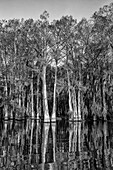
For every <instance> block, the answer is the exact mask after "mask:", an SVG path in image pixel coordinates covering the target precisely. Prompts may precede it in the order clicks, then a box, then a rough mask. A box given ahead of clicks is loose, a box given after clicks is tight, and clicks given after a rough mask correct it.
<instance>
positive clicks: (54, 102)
mask: <svg viewBox="0 0 113 170" xmlns="http://www.w3.org/2000/svg"><path fill="white" fill-rule="evenodd" d="M56 86H57V64H56V66H55V82H54V94H53V113H52V121H56Z"/></svg>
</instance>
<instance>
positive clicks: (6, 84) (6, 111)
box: [5, 75, 8, 119]
mask: <svg viewBox="0 0 113 170" xmlns="http://www.w3.org/2000/svg"><path fill="white" fill-rule="evenodd" d="M5 98H6V101H5V119H8V103H7V99H8V83H7V75H6V76H5Z"/></svg>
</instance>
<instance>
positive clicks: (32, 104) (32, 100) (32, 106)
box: [31, 72, 34, 119]
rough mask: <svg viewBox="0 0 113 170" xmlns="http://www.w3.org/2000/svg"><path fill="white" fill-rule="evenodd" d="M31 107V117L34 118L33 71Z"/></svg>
mask: <svg viewBox="0 0 113 170" xmlns="http://www.w3.org/2000/svg"><path fill="white" fill-rule="evenodd" d="M31 108H32V114H31V117H32V118H33V119H34V92H33V72H32V78H31Z"/></svg>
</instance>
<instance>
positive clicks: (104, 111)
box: [103, 81, 107, 120]
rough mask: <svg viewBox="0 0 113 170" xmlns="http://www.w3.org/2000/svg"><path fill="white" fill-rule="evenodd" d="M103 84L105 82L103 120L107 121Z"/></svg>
mask: <svg viewBox="0 0 113 170" xmlns="http://www.w3.org/2000/svg"><path fill="white" fill-rule="evenodd" d="M105 84H106V82H105V81H104V82H103V118H104V120H106V119H107V117H106V116H107V106H106V100H105Z"/></svg>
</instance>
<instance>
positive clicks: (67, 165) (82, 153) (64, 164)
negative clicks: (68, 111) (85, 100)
mask: <svg viewBox="0 0 113 170" xmlns="http://www.w3.org/2000/svg"><path fill="white" fill-rule="evenodd" d="M6 169H7V170H24V169H25V170H31V169H33V170H48V169H50V170H89V169H90V170H104V169H107V170H111V169H113V124H112V123H107V122H106V123H101V122H100V123H98V124H97V123H96V122H94V123H81V122H75V123H69V122H65V121H58V122H56V123H51V124H49V123H41V122H39V121H31V120H26V121H15V122H14V121H3V122H0V170H6Z"/></svg>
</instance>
